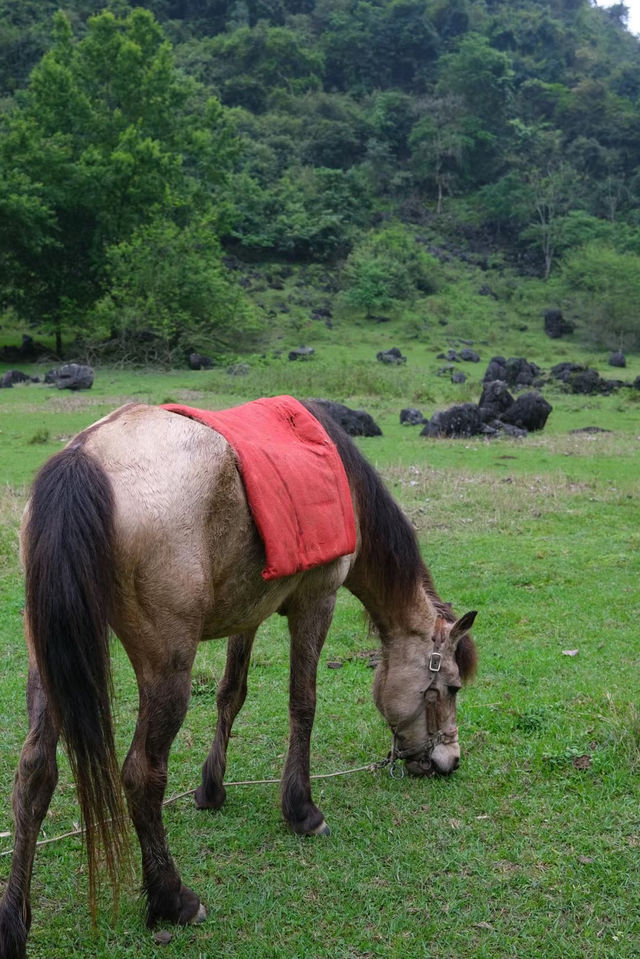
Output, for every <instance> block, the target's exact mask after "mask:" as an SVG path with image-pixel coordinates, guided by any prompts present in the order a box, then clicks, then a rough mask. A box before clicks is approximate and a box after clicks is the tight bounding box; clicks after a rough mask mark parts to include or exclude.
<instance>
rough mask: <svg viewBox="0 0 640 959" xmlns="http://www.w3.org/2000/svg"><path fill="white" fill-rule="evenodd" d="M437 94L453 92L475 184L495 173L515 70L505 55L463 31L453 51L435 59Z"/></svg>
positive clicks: (503, 142)
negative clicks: (457, 104)
mask: <svg viewBox="0 0 640 959" xmlns="http://www.w3.org/2000/svg"><path fill="white" fill-rule="evenodd" d="M438 72H439V79H438V83H437V85H436V94H437V96H438V97H443V98H446V97H447V96H453V97H456V98H457V99H458V101H459V103H460V106H461V108H462V109H461V110H460V111H459V123H460V128H461V133H462V135H463V136H464V138H465V143H466V148H465V154H466V158H467V163H466V169H467V170H468V173H469V177H472V179H473V181H474V182H476V183H483V182H487V181H490V180H493V179H494V178H495V174H496V167H499V166H500V164H501V163H502V162H503V161H502V157H501V154H502V153H504V152H505V148H506V146H507V144H508V131H509V127H508V121H509V119H510V118H511V114H512V107H513V83H514V73H513V65H512V63H511V59H510V57H509V56H508V55H507V54H506V53H503V52H502V51H499V50H495V49H494V48H493V47H492V46H491V44H490V43H489V41H488V40H487V38H486V37H484V36H482V35H481V34H477V33H467V34H465V35H464V37H463V38H462V40H461V42H460V46H459V48H458V50H457V51H456V52H455V53H448V54H446V55H444V56H442V57H440V60H439V61H438Z"/></svg>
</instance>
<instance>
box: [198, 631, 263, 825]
mask: <svg viewBox="0 0 640 959" xmlns="http://www.w3.org/2000/svg"><path fill="white" fill-rule="evenodd" d="M255 635H256V631H255V630H252V631H251V632H248V633H239V634H237V635H236V636H230V637H229V642H228V644H227V665H226V669H225V672H224V676H223V677H222V680H221V681H220V685H219V687H218V697H217V700H216V704H217V707H218V722H217V724H216V733H215V738H214V740H213V745H212V746H211V749H210V751H209V755H208V756H207V758H206V760H205V762H204V765H203V767H202V783H201V784H200V786H199V787H198V789H196V793H195V802H196V806H197V807H198V808H199V809H220V807H221V806H222V804H223V803H224V801H225V799H226V798H227V791H226V789H225V788H224V784H223V783H224V774H225V771H226V768H227V747H228V745H229V737H230V735H231V728H232V726H233V722H234V720H235V718H236V716H237V715H238V713H239V712H240V710H241V709H242V706H243V704H244V701H245V699H246V697H247V673H248V672H249V663H250V661H251V648H252V646H253V640H254V637H255Z"/></svg>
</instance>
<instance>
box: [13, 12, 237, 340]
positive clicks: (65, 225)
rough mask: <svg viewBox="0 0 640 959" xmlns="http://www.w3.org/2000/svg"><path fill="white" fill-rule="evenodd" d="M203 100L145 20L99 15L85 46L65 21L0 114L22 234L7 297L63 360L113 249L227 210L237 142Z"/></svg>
mask: <svg viewBox="0 0 640 959" xmlns="http://www.w3.org/2000/svg"><path fill="white" fill-rule="evenodd" d="M197 93H198V89H197V86H196V85H195V84H194V83H193V82H192V81H189V80H187V79H186V78H185V77H183V76H182V75H181V74H180V73H179V72H178V71H177V69H176V67H175V65H174V62H173V56H172V52H171V48H170V45H169V44H168V42H167V41H166V40H165V38H164V36H163V34H162V31H161V29H160V27H159V26H158V24H157V23H156V22H155V20H154V19H153V17H152V15H151V14H150V13H149V12H148V11H145V10H142V9H136V10H133V11H131V12H129V13H128V14H127V15H126V16H125V17H122V18H118V17H116V16H115V15H114V14H112V13H109V12H105V13H103V14H100V15H99V16H96V17H93V18H92V19H90V20H89V24H88V32H87V34H86V36H85V37H84V38H83V39H82V40H80V41H76V40H75V39H74V36H73V34H72V31H71V27H70V25H69V21H68V20H67V19H66V18H65V17H64V16H63V15H62V14H57V15H56V18H55V23H54V44H53V47H52V49H51V50H50V51H49V52H48V53H47V54H45V56H44V57H43V59H42V61H41V63H40V64H39V65H38V66H37V67H36V68H35V69H34V71H33V73H32V75H31V79H30V82H29V86H28V88H27V90H26V92H25V94H24V98H23V99H22V101H21V103H20V105H19V106H17V107H16V108H15V109H14V110H13V111H12V112H11V113H10V114H9V115H8V116H6V117H5V118H4V124H3V125H4V131H3V132H4V136H3V138H2V140H1V142H0V208H3V209H5V210H8V211H10V212H11V213H12V214H13V216H14V220H13V224H14V225H13V230H12V231H9V232H8V233H3V234H2V237H1V238H0V268H2V273H1V274H0V289H1V290H2V293H3V296H4V298H5V301H6V302H7V303H10V304H12V305H14V306H15V308H16V310H17V311H18V313H19V315H20V316H21V317H23V318H24V319H27V320H30V321H33V322H43V323H44V324H45V325H47V326H48V327H49V328H50V329H52V330H53V331H54V332H55V335H56V348H57V351H58V352H59V353H60V352H61V351H62V335H63V332H64V331H65V330H66V331H68V332H72V331H74V330H78V329H82V328H83V327H84V325H85V322H86V317H87V315H88V314H89V312H90V309H91V306H92V305H93V303H94V302H95V301H96V300H97V299H99V297H100V296H101V295H102V294H103V293H104V291H105V286H106V283H107V272H106V262H107V251H108V249H109V247H110V246H112V245H114V244H118V243H120V242H122V241H123V240H126V239H127V238H129V237H130V236H131V235H132V233H133V231H134V230H135V229H136V228H138V227H139V226H140V225H142V224H145V223H148V222H150V221H151V220H153V219H154V218H155V217H156V216H164V217H168V218H170V219H175V220H176V222H182V223H186V222H188V220H189V217H190V216H191V215H192V213H193V211H194V210H202V208H203V207H206V206H213V207H216V206H220V201H219V199H218V191H219V189H220V187H221V185H222V184H223V183H224V180H225V178H226V176H227V172H228V170H229V168H230V164H231V159H232V156H233V151H234V140H233V135H232V131H231V128H230V126H229V122H228V120H227V118H226V115H225V114H224V112H223V110H222V108H221V107H220V104H219V103H217V102H216V101H215V100H208V101H207V100H205V99H204V98H201V97H199V96H197V95H196V94H197ZM30 218H31V219H35V221H36V226H37V229H36V230H35V231H34V233H33V235H30V233H29V231H28V229H27V225H28V223H29V220H30ZM12 233H13V236H12V235H11V234H12ZM16 238H17V240H18V242H17V243H16V242H15V240H16ZM34 280H35V282H34Z"/></svg>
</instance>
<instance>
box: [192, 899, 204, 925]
mask: <svg viewBox="0 0 640 959" xmlns="http://www.w3.org/2000/svg"><path fill="white" fill-rule="evenodd" d="M206 918H207V910H206V909H205V908H204V906H203V905H202V903H200V908H199V909H198V911H197V913H196V914H195V916H194V917H193V919H190V920H189V925H190V926H199V925H200V923H201V922H204V921H205V919H206Z"/></svg>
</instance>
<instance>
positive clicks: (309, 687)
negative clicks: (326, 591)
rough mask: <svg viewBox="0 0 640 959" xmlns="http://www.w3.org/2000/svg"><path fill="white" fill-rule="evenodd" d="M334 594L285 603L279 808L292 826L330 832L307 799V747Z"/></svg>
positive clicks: (297, 829)
mask: <svg viewBox="0 0 640 959" xmlns="http://www.w3.org/2000/svg"><path fill="white" fill-rule="evenodd" d="M335 603H336V597H335V594H333V595H331V596H327V597H325V598H324V599H322V600H321V601H320V602H318V603H314V604H310V605H306V604H305V605H303V604H302V603H301V604H300V606H294V604H291V605H290V607H289V609H288V613H287V615H288V617H289V631H290V633H291V672H290V678H289V752H288V754H287V761H286V763H285V767H284V774H283V777H282V812H283V815H284V818H285V819H286V821H287V822H288V823H289V825H290V826H291V828H292V829H293V831H294V832H297V833H305V834H307V835H312V834H316V835H324V834H328V832H329V827H328V826H327V824H326V822H325V820H324V816H323V815H322V813H321V812H320V810H319V809H318V807H317V806H316V805H315V804H314V803H313V801H312V799H311V780H310V768H309V751H310V745H311V730H312V728H313V720H314V716H315V711H316V673H317V671H318V659H319V658H320V652H321V650H322V646H323V643H324V640H325V637H326V635H327V632H328V630H329V626H330V625H331V619H332V616H333V610H334V607H335Z"/></svg>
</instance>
